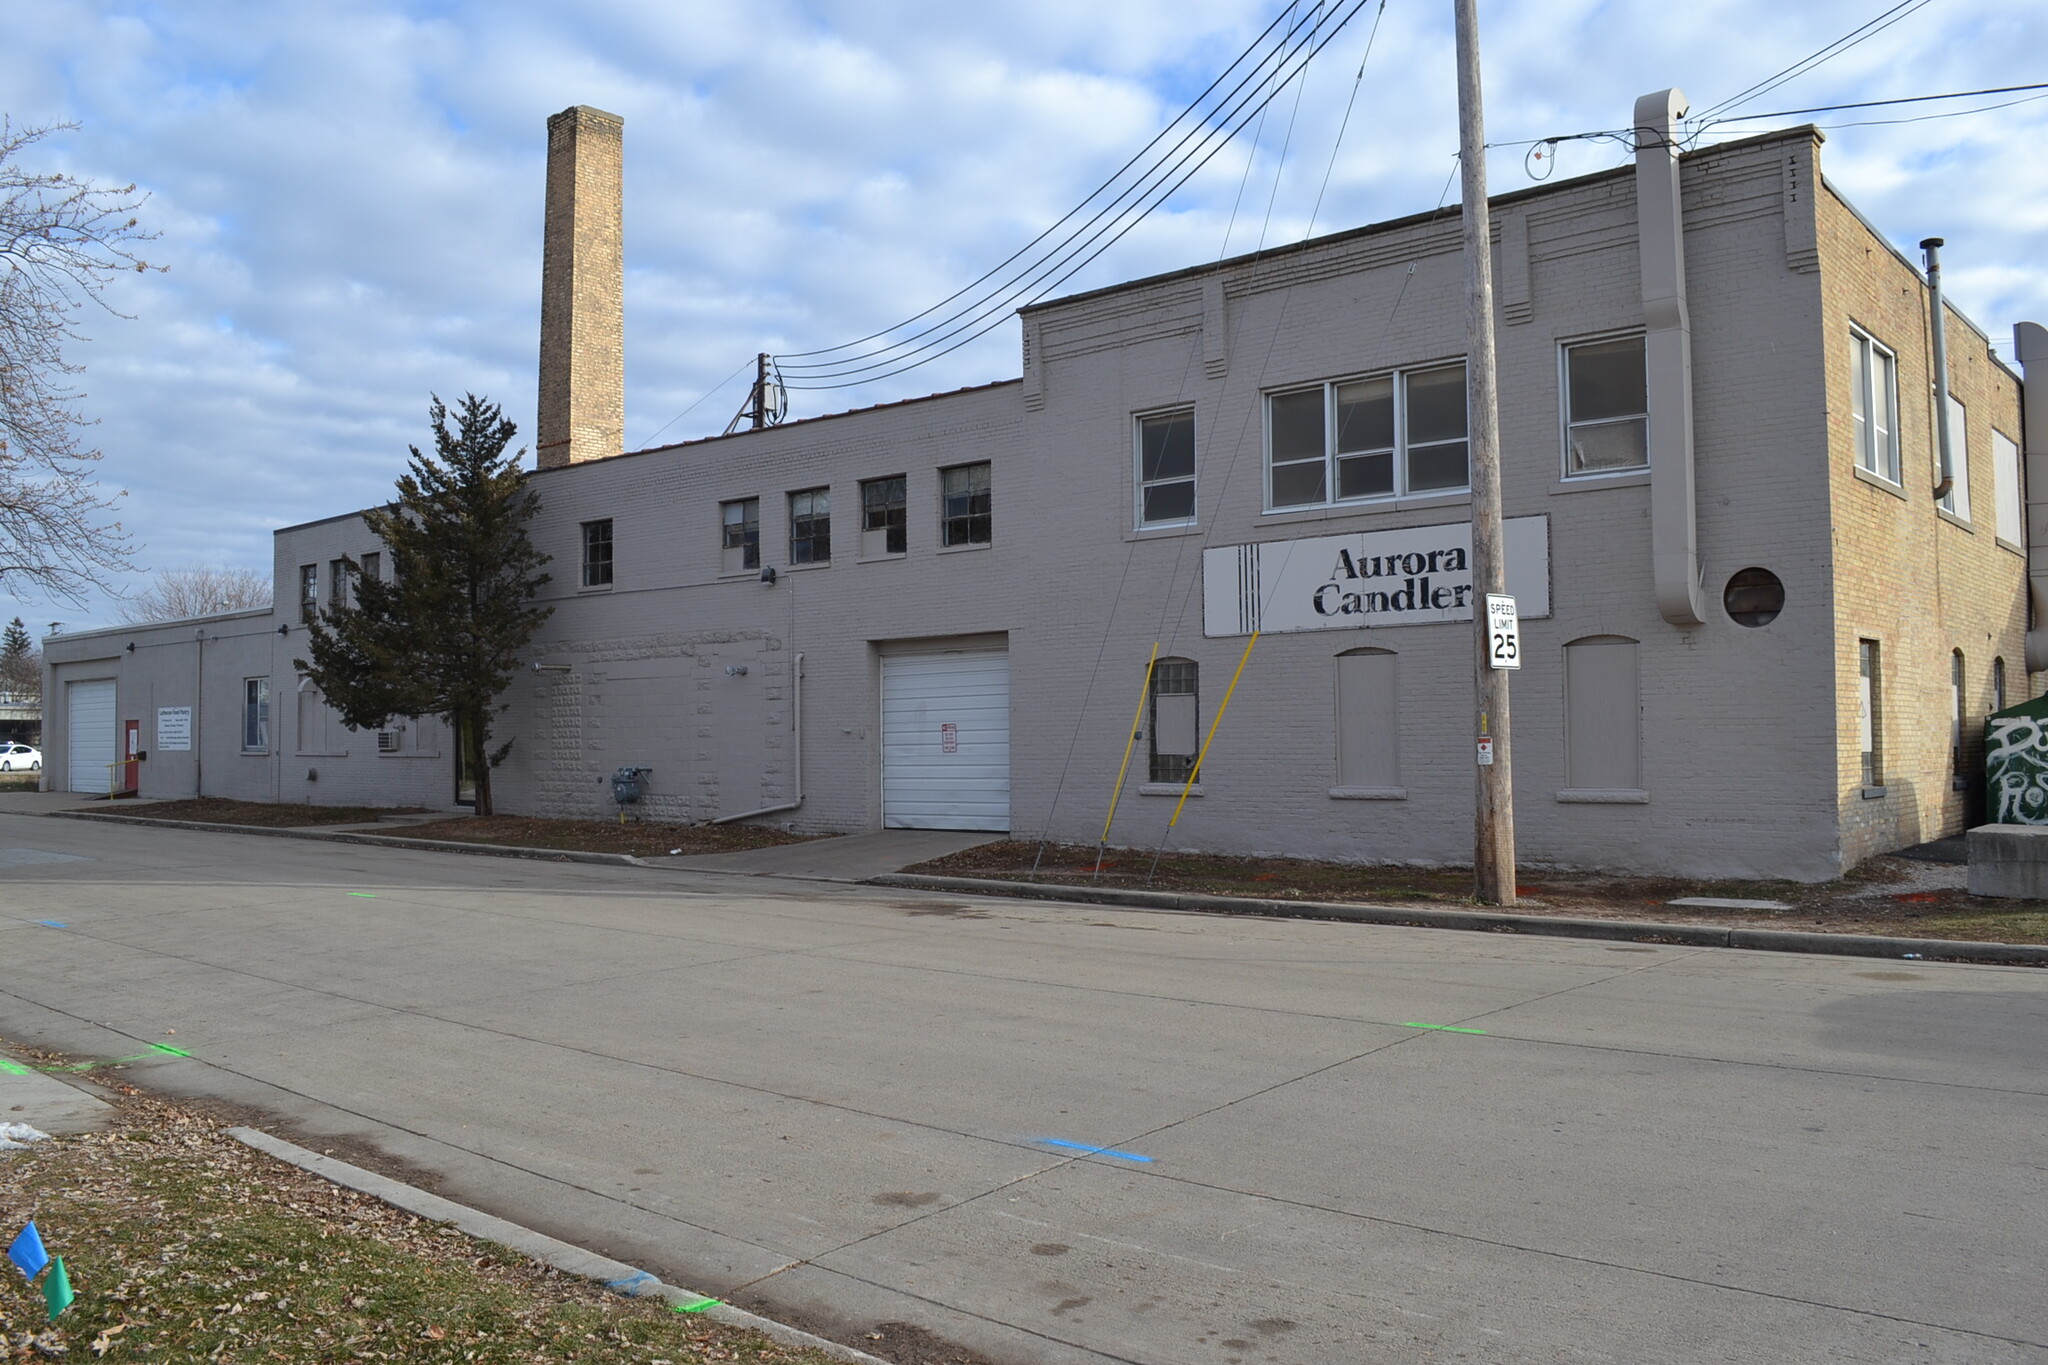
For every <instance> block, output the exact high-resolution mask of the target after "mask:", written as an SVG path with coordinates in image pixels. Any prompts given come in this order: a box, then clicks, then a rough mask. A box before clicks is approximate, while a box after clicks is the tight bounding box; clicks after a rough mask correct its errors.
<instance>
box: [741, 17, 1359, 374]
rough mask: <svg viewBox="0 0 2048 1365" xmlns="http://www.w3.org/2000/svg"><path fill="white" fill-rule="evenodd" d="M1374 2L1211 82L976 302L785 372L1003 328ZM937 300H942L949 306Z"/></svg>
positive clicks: (1302, 31)
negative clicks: (1108, 194)
mask: <svg viewBox="0 0 2048 1365" xmlns="http://www.w3.org/2000/svg"><path fill="white" fill-rule="evenodd" d="M1369 3H1371V0H1339V3H1336V4H1325V3H1321V2H1320V0H1319V3H1317V4H1316V5H1315V6H1314V7H1313V8H1311V9H1310V10H1309V11H1308V12H1307V14H1306V15H1305V16H1304V17H1302V18H1299V19H1297V20H1296V21H1295V22H1294V23H1293V24H1292V25H1290V26H1289V27H1288V28H1287V30H1286V32H1285V33H1284V34H1283V35H1282V37H1281V38H1280V40H1279V42H1278V43H1277V44H1276V45H1274V46H1273V48H1272V50H1271V51H1269V52H1267V53H1266V54H1265V55H1264V56H1262V57H1259V58H1258V59H1257V60H1256V61H1255V62H1254V63H1253V65H1252V68H1251V70H1250V71H1249V72H1247V73H1246V74H1245V75H1244V76H1243V77H1241V78H1240V79H1239V80H1238V82H1237V83H1236V84H1235V85H1234V86H1233V87H1231V89H1230V90H1229V92H1228V93H1227V94H1225V95H1224V96H1223V98H1222V101H1221V102H1220V103H1219V106H1218V107H1217V108H1216V109H1212V110H1209V111H1207V112H1202V107H1203V105H1204V104H1205V102H1207V100H1208V96H1209V94H1210V93H1211V92H1213V91H1214V89H1215V88H1216V84H1219V83H1220V80H1219V82H1217V83H1212V85H1211V86H1210V89H1209V90H1208V91H1205V92H1204V93H1203V95H1201V96H1198V97H1197V99H1196V101H1195V102H1194V103H1193V104H1191V105H1190V106H1189V108H1188V109H1187V110H1186V111H1184V112H1183V113H1182V114H1181V115H1180V116H1179V117H1177V118H1176V119H1175V120H1174V121H1173V122H1172V123H1171V124H1169V125H1168V127H1167V129H1166V131H1165V132H1164V133H1162V134H1161V135H1160V136H1159V137H1157V138H1155V139H1154V140H1153V142H1152V143H1151V144H1148V149H1149V148H1151V147H1157V146H1158V145H1159V143H1160V142H1161V141H1163V140H1164V139H1165V138H1166V137H1167V136H1168V135H1170V134H1171V133H1172V132H1173V130H1174V129H1175V128H1176V127H1179V126H1180V125H1181V124H1182V123H1183V122H1185V121H1186V119H1187V118H1188V117H1189V116H1190V115H1196V114H1199V116H1200V117H1199V121H1198V125H1197V127H1195V128H1193V129H1190V130H1189V131H1187V132H1185V133H1183V134H1182V135H1181V137H1180V138H1179V139H1178V140H1177V141H1176V142H1174V143H1173V144H1172V146H1171V147H1169V148H1168V149H1167V150H1166V151H1165V152H1164V153H1162V154H1161V155H1159V156H1157V157H1155V158H1153V160H1152V162H1151V164H1149V165H1147V166H1146V167H1145V168H1144V170H1143V171H1141V172H1140V173H1139V174H1138V176H1137V177H1136V178H1135V179H1133V180H1132V182H1131V183H1130V184H1129V185H1127V186H1126V187H1125V188H1123V189H1122V190H1120V191H1119V192H1118V193H1117V194H1116V195H1115V196H1114V197H1113V198H1112V199H1111V200H1110V201H1109V202H1108V203H1107V204H1105V205H1104V206H1102V207H1101V208H1099V209H1097V210H1096V211H1095V212H1094V213H1093V214H1092V215H1091V216H1090V217H1089V218H1088V219H1087V220H1086V221H1084V222H1082V223H1080V224H1079V225H1078V226H1076V227H1073V228H1072V229H1071V230H1069V231H1068V232H1067V233H1066V234H1065V235H1064V236H1063V237H1061V238H1060V239H1059V240H1058V241H1057V242H1055V243H1054V244H1053V245H1052V246H1051V247H1049V248H1047V249H1046V250H1045V251H1041V252H1037V253H1035V254H1032V258H1031V259H1030V260H1029V261H1028V262H1027V263H1026V264H1024V265H1022V266H1020V267H1019V268H1018V269H1017V270H1015V271H1013V272H1011V273H1010V274H1009V275H1008V277H1007V278H1004V279H1003V280H1001V281H1000V282H999V283H998V284H996V285H994V286H993V287H992V288H990V289H988V290H985V291H982V292H981V293H980V294H979V296H978V297H977V298H976V299H975V300H974V301H973V302H970V303H968V304H966V305H965V306H963V307H961V308H959V309H957V310H955V311H954V312H952V313H951V314H949V315H948V316H946V317H944V318H941V319H939V320H937V321H935V322H932V323H930V324H929V325H927V326H926V327H924V328H921V329H919V330H918V331H916V332H913V333H911V334H910V335H909V336H906V337H903V338H902V339H900V340H897V341H894V342H890V343H888V344H886V345H883V346H880V347H875V348H872V349H870V350H868V351H866V352H861V353H856V354H853V355H850V356H844V357H842V358H840V359H838V360H832V361H818V362H811V363H809V364H802V363H789V362H790V358H789V357H780V358H779V359H780V360H781V361H783V362H784V363H783V369H784V371H785V373H786V374H787V375H788V382H789V387H791V388H797V389H824V388H848V387H853V386H855V385H860V384H868V383H873V382H876V381H878V380H881V379H886V378H889V377H891V376H893V375H897V374H901V373H904V372H905V371H907V370H910V369H914V368H916V367H917V366H919V365H923V364H927V363H929V362H930V361H932V360H935V359H937V358H939V357H940V356H942V355H946V354H948V353H949V352H951V351H954V350H957V349H959V348H960V347H961V346H964V345H966V344H968V343H969V342H971V341H973V340H975V339H976V338H977V337H979V336H981V335H983V334H984V333H986V332H988V331H989V330H991V329H992V328H994V327H996V326H999V325H1001V323H1003V322H1004V321H1006V320H1007V319H1008V317H1009V315H1010V313H1011V312H1012V311H1014V309H1015V308H1016V307H1017V306H1018V305H1019V304H1020V303H1028V302H1031V301H1035V300H1036V299H1038V298H1042V297H1044V296H1045V295H1046V294H1048V293H1050V292H1051V291H1052V290H1053V289H1055V288H1057V287H1058V286H1059V285H1060V284H1062V283H1064V282H1065V281H1066V280H1067V279H1069V278H1071V277H1072V276H1073V275H1074V274H1075V273H1076V272H1078V271H1079V270H1081V269H1082V268H1084V267H1085V266H1086V265H1088V264H1089V263H1090V262H1091V261H1093V260H1094V259H1095V258H1096V257H1098V256H1099V255H1101V254H1102V252H1103V251H1105V250H1107V249H1108V248H1109V247H1110V246H1111V245H1113V244H1114V243H1115V242H1116V241H1118V240H1119V239H1121V238H1122V237H1123V236H1124V234H1125V233H1127V232H1129V231H1130V230H1131V229H1132V228H1133V227H1135V226H1136V225H1137V224H1138V223H1139V222H1141V221H1143V220H1144V218H1145V217H1146V216H1148V215H1149V214H1150V213H1151V212H1152V211H1153V210H1154V209H1156V208H1157V207H1158V206H1159V205H1160V204H1161V203H1163V202H1164V201H1165V200H1166V199H1167V198H1169V197H1171V195H1172V194H1173V193H1174V192H1175V191H1176V190H1178V189H1179V188H1180V187H1181V186H1182V185H1184V184H1186V183H1187V181H1188V180H1189V179H1190V178H1191V177H1193V176H1194V175H1195V174H1196V173H1197V172H1199V171H1200V170H1201V169H1202V167H1203V166H1205V165H1206V164H1207V163H1208V162H1209V160H1210V159H1211V158H1213V157H1214V156H1215V155H1216V154H1217V153H1218V152H1219V151H1221V150H1222V148H1223V147H1224V146H1226V145H1228V144H1229V142H1230V141H1231V140H1232V139H1233V138H1235V136H1236V135H1237V133H1238V132H1240V131H1241V130H1242V129H1243V128H1244V126H1245V125H1246V124H1248V123H1249V122H1250V121H1251V120H1252V119H1253V118H1255V117H1257V116H1259V115H1260V114H1261V113H1262V112H1263V111H1264V110H1265V107H1266V106H1267V105H1268V104H1270V103H1271V102H1272V100H1273V99H1275V98H1276V97H1278V95H1279V94H1280V92H1281V91H1283V90H1284V89H1285V88H1286V87H1287V85H1288V83H1289V82H1291V81H1292V80H1294V79H1295V78H1296V77H1297V76H1298V75H1299V74H1300V73H1301V71H1302V70H1303V69H1304V68H1305V67H1306V66H1307V64H1308V63H1309V62H1310V61H1313V60H1314V58H1315V56H1316V55H1317V54H1318V53H1319V52H1321V51H1322V49H1323V48H1324V47H1325V46H1327V45H1328V44H1329V42H1330V41H1331V40H1332V39H1333V38H1335V36H1336V35H1337V33H1338V32H1340V31H1341V30H1342V29H1343V27H1344V26H1345V24H1346V23H1348V22H1349V21H1350V19H1351V18H1352V17H1353V16H1355V15H1356V14H1357V12H1358V11H1359V10H1360V9H1362V8H1364V7H1365V5H1366V4H1369ZM1291 8H1293V7H1291ZM1282 18H1283V19H1284V18H1285V16H1284V15H1283V16H1282ZM1280 22H1281V21H1280V20H1276V21H1275V22H1274V24H1273V25H1269V26H1268V28H1267V29H1266V31H1265V32H1264V33H1262V34H1261V35H1260V37H1259V39H1258V40H1256V41H1255V43H1254V45H1253V47H1252V48H1248V49H1247V50H1246V52H1245V53H1244V54H1242V55H1241V56H1240V57H1239V58H1238V60H1237V61H1235V62H1233V63H1232V65H1231V67H1230V68H1229V69H1228V70H1227V71H1226V77H1227V75H1228V74H1229V71H1235V70H1236V69H1237V68H1239V67H1241V66H1243V65H1244V63H1245V61H1246V60H1247V59H1248V58H1250V57H1252V56H1253V54H1254V53H1255V52H1256V51H1257V49H1258V48H1259V47H1261V46H1265V45H1266V43H1267V40H1268V38H1269V36H1270V35H1271V34H1272V33H1273V31H1274V29H1275V28H1277V27H1278V26H1279V24H1280ZM1247 87H1249V88H1247ZM1142 155H1143V154H1142V153H1141V156H1142ZM1137 160H1138V159H1137V158H1133V160H1132V162H1130V163H1127V164H1126V167H1125V168H1124V170H1122V171H1119V172H1118V174H1117V176H1115V177H1112V178H1111V180H1110V181H1109V182H1107V183H1106V184H1105V186H1104V187H1103V189H1099V190H1097V191H1096V193H1095V194H1093V195H1090V196H1089V198H1088V199H1086V200H1083V201H1082V203H1081V205H1080V206H1078V207H1077V208H1076V209H1075V210H1074V211H1073V212H1072V213H1069V214H1068V215H1066V217H1065V218H1063V219H1062V220H1061V221H1060V223H1056V224H1055V225H1054V226H1053V227H1052V228H1050V229H1048V230H1047V231H1046V232H1044V233H1041V234H1040V235H1039V236H1038V237H1037V238H1035V239H1033V243H1032V244H1031V246H1036V245H1038V244H1040V243H1043V242H1045V240H1046V239H1047V238H1048V237H1050V236H1052V235H1053V234H1054V233H1057V232H1058V231H1059V229H1060V227H1061V226H1062V225H1064V224H1066V223H1069V222H1071V221H1072V220H1073V219H1074V218H1075V217H1077V216H1078V215H1079V214H1080V213H1081V212H1082V211H1083V210H1085V209H1087V208H1088V206H1089V205H1090V204H1092V203H1094V202H1095V201H1096V200H1097V199H1098V198H1100V197H1101V195H1102V194H1103V192H1104V191H1105V190H1107V189H1110V188H1114V187H1115V185H1116V183H1117V181H1119V180H1121V179H1123V178H1124V177H1125V175H1126V173H1127V172H1128V170H1129V168H1130V166H1132V165H1135V164H1137ZM1031 246H1027V247H1026V248H1025V249H1024V250H1022V251H1019V252H1018V253H1015V254H1013V255H1012V256H1011V257H1010V259H1009V261H1007V262H1005V266H1008V265H1012V264H1015V263H1016V262H1017V261H1019V260H1020V259H1022V258H1024V257H1025V256H1026V255H1027V254H1031ZM1003 268H1004V267H998V269H997V271H992V272H990V273H989V274H988V275H984V276H983V277H982V279H981V280H980V281H977V284H982V283H987V282H988V281H989V280H990V279H992V278H994V277H995V276H996V275H997V274H999V273H1001V271H1002V270H1003ZM973 290H974V286H969V289H968V290H963V291H960V292H959V293H956V294H955V295H954V296H953V299H954V300H957V299H959V298H960V297H962V296H963V295H965V294H967V293H969V292H972V291H973ZM938 306H939V307H943V304H942V305H938ZM934 311H935V309H926V310H925V311H924V312H923V313H920V314H918V315H917V318H913V319H910V321H912V322H914V321H917V320H918V319H921V318H925V317H929V316H930V315H931V313H932V312H934ZM903 325H907V324H898V327H897V328H891V329H887V330H885V331H884V332H881V333H876V334H874V335H873V336H871V337H870V338H868V340H874V339H877V338H879V337H882V336H886V335H888V334H889V333H890V332H893V331H896V330H899V329H900V327H902V326H903ZM857 344H858V343H848V347H841V348H834V349H837V350H844V349H848V348H850V347H851V346H853V345H857ZM829 353H830V352H810V353H809V354H811V355H824V354H829ZM857 362H866V363H857Z"/></svg>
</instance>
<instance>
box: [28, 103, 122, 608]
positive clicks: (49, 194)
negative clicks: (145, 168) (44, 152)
mask: <svg viewBox="0 0 2048 1365" xmlns="http://www.w3.org/2000/svg"><path fill="white" fill-rule="evenodd" d="M74 126H75V125H72V124H52V125H49V126H47V127H34V126H25V127H19V128H17V127H15V126H14V124H13V123H12V122H11V121H9V120H7V119H6V118H4V117H0V590H5V591H9V592H16V593H19V592H21V591H22V590H24V589H27V590H29V591H32V592H39V593H42V594H46V595H49V596H54V597H59V598H63V599H64V600H66V601H70V602H77V601H79V600H80V599H81V597H82V594H83V593H84V591H85V590H86V589H88V588H92V587H105V586H106V585H107V580H108V576H109V575H110V574H111V573H112V572H114V571H116V570H120V569H124V568H126V567H128V564H129V554H130V544H129V540H128V536H127V534H126V532H124V531H123V530H122V528H121V524H120V522H118V521H115V520H113V519H111V518H110V517H109V516H108V513H109V512H111V511H112V509H113V506H114V501H115V498H118V497H120V496H122V495H121V494H118V493H117V494H115V495H114V496H113V497H109V496H108V495H107V494H106V493H105V492H103V491H102V490H101V488H100V487H99V485H98V484H97V483H96V482H94V480H93V466H94V465H95V464H97V463H98V461H99V458H100V452H99V451H98V450H96V449H94V448H92V447H91V446H89V445H87V444H86V443H85V441H84V439H83V432H84V428H85V427H87V426H89V425H91V422H90V421H89V419H87V418H86V416H85V415H84V412H83V410H82V409H81V407H80V404H81V402H82V400H83V399H84V398H85V395H84V394H83V393H81V392H80V391H79V390H78V389H77V387H76V386H75V385H74V383H73V380H72V377H73V376H75V375H77V374H78V373H79V372H80V370H81V368H82V367H81V366H78V365H75V364H71V363H69V362H67V361H66V360H65V359H64V344H65V343H66V342H67V341H82V340H84V339H85V338H84V337H83V336H82V335H81V334H80V333H79V332H78V331H77V330H76V321H75V315H76V314H77V313H78V312H79V311H80V310H81V309H83V308H85V307H87V306H88V305H91V306H94V307H98V308H101V309H103V310H105V311H106V312H107V313H109V314H111V315H113V316H116V317H119V316H123V315H122V314H120V313H118V312H116V311H115V310H114V308H113V307H112V306H111V305H109V304H108V303H107V301H106V298H105V289H106V286H107V284H108V282H109V281H111V280H112V279H113V278H114V276H115V275H116V274H117V273H119V272H121V271H126V270H136V271H146V270H151V269H159V268H160V267H153V266H151V265H150V264H149V263H148V262H146V261H144V260H143V259H142V258H141V257H139V256H137V255H136V254H135V252H134V250H133V248H134V247H136V246H139V245H140V244H141V243H143V242H146V241H149V240H151V239H152V238H153V237H154V236H155V234H154V233H151V232H147V231H145V230H143V228H142V226H141V224H140V220H138V219H137V218H136V217H135V210H136V209H137V208H138V207H140V205H141V203H142V200H143V199H144V198H146V197H147V196H143V195H139V194H138V193H137V192H136V189H135V186H133V185H124V186H120V187H118V188H116V187H109V186H102V185H96V184H94V183H92V182H91V181H89V180H80V179H78V178H76V177H75V176H71V175H66V174H64V173H63V172H60V171H59V172H35V171H30V170H28V169H26V168H24V167H23V166H22V165H20V164H19V159H20V156H21V153H22V152H23V151H24V150H26V149H27V148H29V147H31V146H33V145H35V144H36V143H38V142H40V141H42V140H43V139H44V138H46V137H48V136H49V135H50V134H51V133H53V132H58V131H64V130H68V129H70V128H72V127H74Z"/></svg>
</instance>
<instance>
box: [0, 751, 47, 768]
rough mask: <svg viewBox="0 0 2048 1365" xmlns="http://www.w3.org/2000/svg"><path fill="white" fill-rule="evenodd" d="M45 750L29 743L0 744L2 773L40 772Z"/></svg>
mask: <svg viewBox="0 0 2048 1365" xmlns="http://www.w3.org/2000/svg"><path fill="white" fill-rule="evenodd" d="M42 770H43V751H42V750H41V749H37V748H33V747H31V746H30V745H27V744H0V773H39V772H41V771H42Z"/></svg>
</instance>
